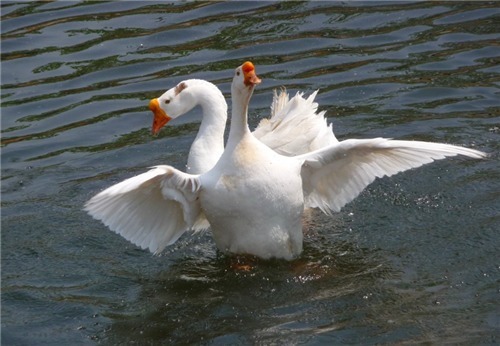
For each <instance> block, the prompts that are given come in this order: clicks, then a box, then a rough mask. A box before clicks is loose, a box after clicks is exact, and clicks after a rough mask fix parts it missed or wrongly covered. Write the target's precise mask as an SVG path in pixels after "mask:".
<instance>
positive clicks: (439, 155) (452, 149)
mask: <svg viewBox="0 0 500 346" xmlns="http://www.w3.org/2000/svg"><path fill="white" fill-rule="evenodd" d="M455 155H464V156H468V157H472V158H484V157H486V156H487V155H486V154H485V153H483V152H480V151H478V150H474V149H468V148H463V147H459V146H454V145H448V144H440V143H429V142H419V141H400V140H390V139H385V138H373V139H349V140H345V141H342V142H339V143H337V144H335V145H332V146H330V147H328V148H325V149H321V150H318V151H316V152H312V153H309V154H305V155H301V156H299V157H298V158H304V163H303V166H302V173H301V174H302V180H303V189H304V196H305V203H306V205H307V206H309V207H318V208H320V209H321V210H322V211H323V212H325V213H327V214H329V213H331V212H332V211H339V210H340V208H342V207H343V206H344V205H346V204H347V203H349V202H350V201H352V200H353V199H354V198H356V196H358V195H359V193H360V192H361V191H362V190H363V189H364V188H365V187H366V186H368V185H369V184H370V183H371V182H373V181H374V180H375V178H377V177H379V178H380V177H383V176H385V175H386V176H391V175H394V174H396V173H399V172H403V171H405V170H407V169H410V168H415V167H420V166H422V165H424V164H426V163H430V162H432V161H434V160H440V159H444V158H445V157H448V156H455Z"/></svg>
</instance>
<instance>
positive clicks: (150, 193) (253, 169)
mask: <svg viewBox="0 0 500 346" xmlns="http://www.w3.org/2000/svg"><path fill="white" fill-rule="evenodd" d="M258 83H260V79H259V78H258V77H257V76H256V75H255V70H254V66H253V64H251V63H250V62H246V63H245V64H243V65H242V66H240V67H238V68H237V69H236V70H235V75H234V78H233V82H232V86H231V96H232V105H233V109H232V121H231V127H230V132H229V139H228V142H227V145H226V147H225V148H224V150H223V152H222V155H221V156H220V158H219V159H218V161H217V162H216V164H215V166H213V167H212V168H211V169H210V170H208V171H207V172H204V173H202V174H196V175H193V174H187V173H184V172H181V171H179V170H177V169H175V168H173V167H170V166H157V167H154V168H153V169H151V170H150V171H148V172H145V173H143V174H141V175H138V176H135V177H132V178H130V179H127V180H125V181H123V182H121V183H118V184H116V185H114V186H111V187H110V188H108V189H106V190H104V191H102V192H101V193H99V194H97V195H96V196H94V197H93V198H92V199H90V200H89V201H88V202H87V204H86V206H85V209H86V210H87V211H88V212H89V213H90V214H91V215H92V216H93V217H94V218H96V219H99V220H102V221H103V222H104V224H106V225H107V226H108V227H109V228H110V229H112V230H113V231H115V232H117V233H119V234H121V235H122V236H124V237H125V238H126V239H128V240H130V241H131V242H133V243H134V244H136V245H138V246H140V247H142V248H148V249H149V250H150V251H152V252H154V253H158V252H160V251H162V250H163V249H164V248H165V246H167V245H169V244H171V243H173V242H175V241H176V240H177V238H178V237H179V236H180V235H182V233H184V232H185V231H186V230H190V229H191V230H200V229H203V228H206V227H207V223H206V220H208V222H209V224H210V227H211V229H212V231H213V237H214V239H215V242H216V244H217V247H218V248H219V249H220V250H221V251H223V252H230V253H239V254H251V255H256V256H259V257H261V258H271V257H276V258H284V259H292V258H294V257H296V256H298V255H299V254H300V253H301V251H302V226H301V217H302V214H303V212H304V205H310V206H315V207H318V208H320V209H321V210H322V211H324V212H325V213H331V212H332V211H339V210H340V208H341V207H342V206H344V205H345V204H346V203H348V202H350V201H351V200H353V199H354V198H355V197H356V196H357V195H358V194H359V193H360V192H361V191H362V190H363V189H364V188H365V187H366V186H367V185H369V184H370V183H371V182H372V181H373V180H374V179H375V178H377V177H383V176H391V175H393V174H396V173H398V172H402V171H404V170H407V169H410V168H415V167H419V166H421V165H423V164H426V163H430V162H432V161H434V160H439V159H443V158H445V157H448V156H455V155H464V156H468V157H472V158H483V157H485V156H486V154H484V153H482V152H480V151H477V150H473V149H468V148H463V147H458V146H453V145H448V144H440V143H428V142H418V141H398V140H390V139H385V138H373V139H349V140H345V141H341V142H335V143H333V144H331V145H328V146H325V147H323V148H320V149H318V150H315V151H312V152H308V153H304V154H301V155H297V156H284V155H281V154H278V153H276V152H275V151H274V150H272V149H270V148H269V147H268V146H267V145H265V144H263V143H262V142H261V141H260V140H258V139H257V138H256V137H255V135H254V134H252V133H251V132H250V130H249V128H248V124H247V111H248V104H249V101H250V97H251V95H252V93H253V90H254V87H255V85H257V84H258ZM154 107H155V105H153V108H154Z"/></svg>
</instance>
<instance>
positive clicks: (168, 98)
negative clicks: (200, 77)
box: [149, 80, 198, 135]
mask: <svg viewBox="0 0 500 346" xmlns="http://www.w3.org/2000/svg"><path fill="white" fill-rule="evenodd" d="M191 84H195V81H194V80H187V81H183V82H180V83H179V84H177V85H176V86H175V87H173V88H171V89H169V90H167V91H166V92H165V93H163V95H161V96H160V97H158V98H155V99H152V100H151V101H149V109H150V110H151V111H152V112H153V115H154V117H153V126H152V133H153V135H156V134H158V132H159V131H160V129H161V128H162V127H163V126H165V125H166V124H167V123H168V122H169V121H170V120H172V119H175V118H177V117H178V116H180V115H183V114H185V113H187V112H189V111H190V110H191V109H193V108H194V107H195V106H196V105H197V104H198V101H197V100H196V98H195V97H194V95H193V94H192V93H191V92H190V89H192V88H193V86H191Z"/></svg>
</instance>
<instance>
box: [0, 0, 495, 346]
mask: <svg viewBox="0 0 500 346" xmlns="http://www.w3.org/2000/svg"><path fill="white" fill-rule="evenodd" d="M1 8H2V14H1V20H2V34H1V37H2V47H1V48H2V49H1V58H2V69H1V78H2V79H1V82H2V95H1V97H2V109H1V111H2V125H1V126H2V136H1V145H2V158H1V159H2V341H3V342H4V343H5V344H34V343H37V344H53V343H58V344H75V343H78V344H81V343H95V342H103V343H108V344H118V343H120V344H122V343H127V344H128V343H133V342H135V343H139V344H147V343H169V342H172V343H173V342H175V343H181V342H182V343H243V344H246V343H252V344H253V343H257V344H258V343H263V344H268V343H284V344H295V343H318V344H319V343H324V344H332V343H333V344H335V343H338V344H340V343H356V344H373V343H389V344H394V343H414V342H431V343H440V342H443V341H444V342H447V343H455V342H465V343H472V344H477V343H482V344H484V343H495V342H498V333H499V325H500V316H499V314H498V281H499V268H498V263H496V262H495V261H496V260H495V259H496V258H498V255H497V250H498V247H499V245H500V244H499V239H500V237H499V236H498V229H499V228H500V227H499V226H500V223H499V218H498V215H499V211H500V203H499V195H498V192H497V191H499V190H500V188H499V184H498V182H499V181H500V179H499V178H500V173H499V172H500V171H499V169H498V164H497V162H498V156H497V155H496V154H495V153H497V152H498V150H499V145H498V143H499V141H498V133H499V123H500V121H499V107H498V105H499V104H498V73H499V68H498V66H499V55H500V54H499V50H498V44H497V42H498V39H499V36H500V33H499V30H498V25H497V24H496V23H497V22H498V17H499V15H500V8H499V7H498V6H497V5H496V3H494V2H459V3H450V2H406V1H405V2H376V3H374V2H353V3H350V2H346V3H344V2H309V3H303V2H226V3H215V2H174V3H164V2H149V1H148V2H139V1H127V2H98V3H97V2H65V1H63V2H2V4H1ZM247 59H251V60H252V61H253V62H254V63H255V64H256V65H257V69H258V71H259V75H260V76H261V77H262V78H263V83H262V84H261V85H260V86H259V88H258V89H257V90H256V92H255V95H254V97H253V99H252V102H251V109H252V110H253V111H252V112H251V116H250V124H251V125H252V126H254V125H255V124H256V123H257V122H258V121H259V120H260V118H262V117H264V116H267V114H268V113H269V110H268V107H269V105H270V101H271V97H272V96H271V95H272V92H271V91H272V89H274V88H278V87H280V86H282V85H284V86H286V87H287V88H288V89H289V90H290V92H292V93H295V91H296V90H302V91H305V92H306V93H310V92H312V91H314V90H316V89H320V93H319V95H318V97H317V100H318V102H319V104H320V108H321V109H324V110H326V111H327V115H328V116H329V117H330V118H329V120H330V121H331V122H333V127H334V130H335V133H336V135H337V137H338V138H339V139H345V138H350V137H351V138H352V137H358V138H370V137H376V136H385V137H397V138H402V139H419V140H429V141H439V142H448V143H454V144H458V145H465V146H469V147H476V148H479V149H481V150H484V151H486V152H490V153H494V155H493V158H492V159H490V160H485V161H480V162H478V161H473V160H461V159H456V160H449V161H445V162H440V163H437V164H434V165H430V166H429V167H425V168H422V169H419V170H415V171H411V172H407V173H404V174H402V175H400V176H396V177H393V178H391V179H383V180H380V181H377V182H375V183H374V184H373V185H372V186H371V187H370V188H369V189H367V191H365V192H364V193H363V194H362V195H361V196H360V197H359V198H358V199H357V200H355V201H354V202H353V203H351V204H349V205H348V206H347V207H346V208H345V210H343V211H342V212H341V213H339V214H336V215H335V217H334V218H329V217H326V216H324V215H322V214H320V213H319V212H315V213H314V214H313V221H314V223H313V224H311V225H310V227H309V229H308V234H307V237H306V241H305V245H304V246H305V247H304V249H305V250H304V254H303V255H302V256H301V257H300V258H299V259H297V260H295V261H292V262H290V263H288V262H281V261H269V262H266V261H257V262H256V263H252V269H251V271H249V272H243V271H239V270H236V269H234V267H233V265H232V262H231V261H233V260H234V259H230V258H227V257H224V256H221V255H219V254H217V252H216V250H215V245H214V244H213V241H212V239H211V236H210V233H209V232H207V233H203V234H198V235H188V236H185V237H183V238H181V240H180V241H179V242H178V243H176V244H174V245H173V246H172V247H169V248H168V249H167V250H166V251H165V252H164V253H163V254H162V256H160V257H152V256H151V255H150V254H149V253H146V252H144V251H141V250H139V249H137V248H135V247H134V246H133V245H131V244H129V243H127V242H126V241H125V240H123V239H121V238H120V237H118V236H117V235H115V234H114V233H112V232H109V231H107V229H106V228H105V227H104V226H102V225H101V224H100V223H98V222H95V221H94V220H92V219H91V218H90V217H89V216H88V215H86V214H85V213H83V212H82V211H81V208H82V206H83V203H84V202H85V201H86V200H87V199H88V198H89V197H90V196H92V195H93V194H94V193H96V192H97V191H99V190H101V189H103V188H104V187H107V186H110V185H111V184H113V183H116V182H118V181H120V180H122V179H125V178H127V177H130V176H131V175H134V174H138V173H140V172H142V171H144V169H146V168H147V167H149V166H151V165H154V164H159V163H168V164H171V165H173V166H176V167H178V168H181V169H182V168H183V167H184V165H185V162H186V156H187V152H188V149H189V146H190V143H191V142H192V140H193V139H194V136H195V134H196V131H197V129H198V123H199V119H200V112H199V110H194V111H193V112H192V114H191V115H190V116H187V117H185V118H184V119H178V120H176V121H174V122H173V125H172V126H169V127H167V128H164V129H163V130H162V132H161V133H160V136H159V137H156V138H153V137H151V135H150V129H149V125H150V122H151V115H150V113H149V111H148V109H147V102H148V100H149V99H150V98H152V97H155V96H158V95H160V94H161V93H162V92H163V91H164V90H166V89H169V88H170V87H172V86H173V85H175V84H176V83H178V82H179V81H181V80H184V79H188V78H203V79H208V80H210V81H212V82H214V83H216V84H217V85H218V86H219V87H220V88H221V90H222V91H223V92H224V94H225V95H226V96H227V97H228V96H229V83H230V79H231V76H232V70H233V68H234V67H236V66H238V65H239V64H241V62H242V61H244V60H247Z"/></svg>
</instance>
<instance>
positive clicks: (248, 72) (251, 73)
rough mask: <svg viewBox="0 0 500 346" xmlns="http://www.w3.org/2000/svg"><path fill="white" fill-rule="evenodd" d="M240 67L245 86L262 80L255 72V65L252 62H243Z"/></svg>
mask: <svg viewBox="0 0 500 346" xmlns="http://www.w3.org/2000/svg"><path fill="white" fill-rule="evenodd" d="M241 69H242V70H243V76H244V77H245V85H246V86H251V85H257V84H259V83H260V82H261V81H262V80H261V79H260V78H259V77H257V75H256V74H255V67H254V66H253V64H252V63H251V62H250V61H247V62H245V63H244V64H243V65H242V66H241Z"/></svg>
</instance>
